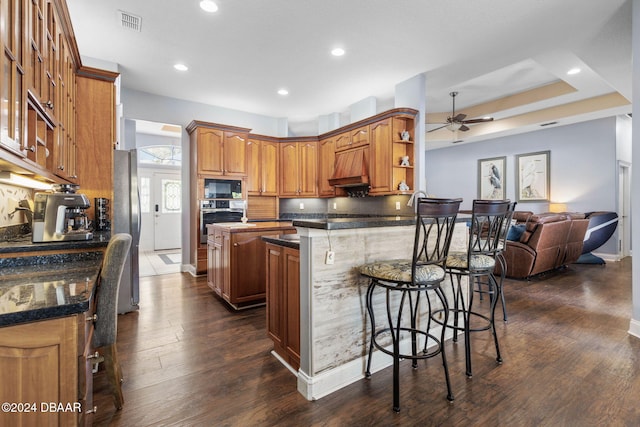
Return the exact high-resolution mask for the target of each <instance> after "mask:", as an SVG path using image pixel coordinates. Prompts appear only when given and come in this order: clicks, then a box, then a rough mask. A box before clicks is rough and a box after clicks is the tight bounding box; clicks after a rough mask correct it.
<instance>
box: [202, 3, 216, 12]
mask: <svg viewBox="0 0 640 427" xmlns="http://www.w3.org/2000/svg"><path fill="white" fill-rule="evenodd" d="M200 9H202V10H204V11H205V12H210V13H213V12H217V11H218V5H217V4H215V3H214V2H213V1H211V0H202V1H201V2H200Z"/></svg>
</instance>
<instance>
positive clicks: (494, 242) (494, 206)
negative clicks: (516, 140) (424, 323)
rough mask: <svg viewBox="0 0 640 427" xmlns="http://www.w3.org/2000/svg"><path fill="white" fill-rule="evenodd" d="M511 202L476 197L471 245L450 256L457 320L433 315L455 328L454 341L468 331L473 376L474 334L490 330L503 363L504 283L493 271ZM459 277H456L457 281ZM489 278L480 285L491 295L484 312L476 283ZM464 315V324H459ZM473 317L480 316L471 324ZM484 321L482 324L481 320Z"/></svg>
mask: <svg viewBox="0 0 640 427" xmlns="http://www.w3.org/2000/svg"><path fill="white" fill-rule="evenodd" d="M510 207H511V202H510V201H509V200H474V201H473V210H472V213H471V222H470V227H469V244H468V247H467V251H466V252H451V253H449V256H448V257H447V262H446V270H447V273H449V276H450V277H451V287H452V292H453V308H451V309H450V312H451V313H452V315H453V316H452V317H453V321H452V322H448V321H445V320H440V319H439V318H438V317H437V314H438V313H439V311H441V310H439V311H436V312H435V313H434V315H433V316H432V319H433V321H434V322H436V323H439V324H446V325H447V326H448V327H450V328H452V329H453V330H454V334H453V341H454V342H456V341H457V340H458V331H462V332H463V333H464V346H465V359H466V375H467V376H468V377H469V378H471V377H472V370H471V341H470V333H471V332H479V331H486V330H490V331H491V333H492V335H493V339H494V343H495V347H496V361H497V362H498V363H499V364H501V363H502V357H501V355H500V346H499V344H498V336H497V334H496V329H495V308H496V303H497V300H498V296H499V295H500V293H501V290H500V285H501V284H500V283H499V282H498V281H497V280H496V278H495V276H494V274H493V270H494V268H495V265H496V257H497V253H498V251H499V246H500V236H501V232H502V229H503V226H504V223H505V221H506V220H507V217H508V215H509V209H510ZM454 276H455V280H454ZM462 277H467V278H468V282H467V289H466V293H467V295H466V297H465V290H464V289H463V286H462V283H463V282H462ZM483 277H485V278H486V282H483V283H485V284H486V285H487V289H486V290H484V289H483V288H480V292H482V293H486V294H488V295H489V308H488V310H485V311H484V312H480V309H479V308H477V307H475V309H474V306H473V296H474V293H476V292H478V289H477V288H476V287H475V284H477V283H478V281H479V280H482V278H483ZM460 317H462V323H463V324H462V326H461V325H460V324H459V320H460ZM471 319H476V322H474V325H473V326H472V325H471V323H472V322H471ZM478 319H479V321H480V323H481V324H480V325H478V324H477V321H478Z"/></svg>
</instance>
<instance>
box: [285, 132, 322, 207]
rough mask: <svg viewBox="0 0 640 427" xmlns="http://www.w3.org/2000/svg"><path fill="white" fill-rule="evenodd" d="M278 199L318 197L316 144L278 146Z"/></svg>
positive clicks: (291, 143)
mask: <svg viewBox="0 0 640 427" xmlns="http://www.w3.org/2000/svg"><path fill="white" fill-rule="evenodd" d="M279 175H280V197H316V196H317V195H318V182H317V180H318V142H317V141H316V140H313V141H300V142H285V143H283V144H281V145H280V173H279Z"/></svg>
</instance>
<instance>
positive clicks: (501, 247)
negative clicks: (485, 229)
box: [476, 202, 518, 322]
mask: <svg viewBox="0 0 640 427" xmlns="http://www.w3.org/2000/svg"><path fill="white" fill-rule="evenodd" d="M517 203H518V202H513V203H511V204H510V205H509V212H507V217H506V218H505V220H504V222H503V223H502V228H501V229H500V235H499V236H498V248H497V251H496V255H495V258H496V261H497V262H498V263H499V264H500V286H499V289H500V299H501V300H502V318H503V320H504V321H505V322H506V321H507V304H506V302H505V299H504V279H505V277H506V274H507V260H506V259H505V258H504V251H505V250H506V249H507V234H509V227H511V218H513V212H514V210H515V208H516V204H517ZM485 277H487V276H485ZM476 280H477V285H478V289H477V291H478V292H479V293H480V301H482V295H483V294H485V293H488V294H489V296H491V295H492V293H491V292H490V291H489V289H490V288H489V284H488V281H482V280H481V276H478V277H477V278H476ZM483 285H486V286H487V290H486V291H485V290H484V288H483Z"/></svg>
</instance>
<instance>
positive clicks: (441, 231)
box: [359, 198, 462, 412]
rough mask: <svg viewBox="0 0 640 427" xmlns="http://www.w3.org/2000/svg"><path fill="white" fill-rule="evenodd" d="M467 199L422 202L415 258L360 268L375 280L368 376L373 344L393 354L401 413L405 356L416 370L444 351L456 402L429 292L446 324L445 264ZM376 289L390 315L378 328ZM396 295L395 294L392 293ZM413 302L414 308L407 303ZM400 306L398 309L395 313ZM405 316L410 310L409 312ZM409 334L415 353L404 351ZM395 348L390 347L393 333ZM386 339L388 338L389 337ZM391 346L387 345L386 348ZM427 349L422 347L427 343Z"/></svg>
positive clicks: (369, 308)
mask: <svg viewBox="0 0 640 427" xmlns="http://www.w3.org/2000/svg"><path fill="white" fill-rule="evenodd" d="M460 202H462V199H429V198H422V199H419V200H418V204H417V208H416V209H417V215H416V231H415V240H414V245H413V258H412V259H396V260H390V261H378V262H374V263H369V264H365V265H362V266H360V268H359V271H360V274H362V275H363V276H366V277H368V278H370V279H371V281H370V283H369V287H368V289H367V294H366V305H367V312H368V313H369V318H370V319H371V339H370V342H369V357H368V360H367V368H366V377H367V378H370V377H371V357H372V353H373V348H374V347H375V348H377V349H378V350H380V351H382V352H383V353H386V354H388V355H390V356H392V357H393V410H394V411H396V412H399V411H400V378H399V371H400V360H401V359H411V360H412V366H413V368H414V369H416V368H417V367H418V359H427V358H431V357H434V356H436V355H438V354H440V355H442V365H443V367H444V375H445V380H446V383H447V399H448V400H449V401H453V393H452V392H451V384H450V382H449V368H448V366H447V358H446V355H445V351H444V333H445V329H446V328H444V327H443V328H442V330H441V333H440V336H439V337H436V336H435V335H434V334H432V333H431V332H430V327H431V311H432V307H431V304H432V303H431V300H430V299H429V295H428V292H429V291H433V293H435V294H436V295H437V297H438V299H439V300H440V302H441V304H442V307H443V308H442V312H443V313H444V319H445V324H446V322H447V320H448V315H449V309H448V305H447V299H446V297H445V295H444V293H443V291H442V288H441V287H440V283H441V282H442V281H443V280H444V278H445V276H446V272H445V269H444V262H445V260H446V258H447V253H448V251H449V245H450V243H451V236H452V235H453V228H454V226H455V220H456V216H457V213H458V209H459V207H460ZM376 288H382V289H384V291H385V295H386V315H387V321H388V323H389V325H388V327H385V328H382V329H378V328H377V327H376V319H375V314H374V310H373V295H374V292H375V290H376ZM422 293H424V294H425V299H426V300H427V310H428V313H427V315H425V316H424V317H421V316H420V311H419V307H420V295H421V294H422ZM392 294H393V296H392ZM407 302H408V312H405V305H406V303H407ZM396 309H397V313H393V311H394V310H396ZM403 314H408V319H407V316H403ZM403 318H404V320H403ZM422 318H424V319H426V323H427V324H426V328H420V327H419V325H418V323H419V320H420V319H422ZM402 332H407V333H408V334H409V335H410V337H411V353H410V354H401V353H400V342H401V333H402ZM389 335H390V338H391V344H392V350H389V349H388V348H387V346H388V344H389V341H388V339H389V337H388V336H389ZM419 337H422V338H423V339H424V350H422V351H421V352H420V353H418V338H419ZM385 339H386V340H385ZM427 342H433V346H434V348H433V349H432V350H430V351H429V350H427ZM385 344H386V345H387V346H385ZM421 347H422V345H421Z"/></svg>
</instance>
